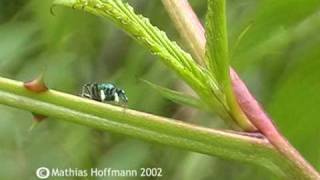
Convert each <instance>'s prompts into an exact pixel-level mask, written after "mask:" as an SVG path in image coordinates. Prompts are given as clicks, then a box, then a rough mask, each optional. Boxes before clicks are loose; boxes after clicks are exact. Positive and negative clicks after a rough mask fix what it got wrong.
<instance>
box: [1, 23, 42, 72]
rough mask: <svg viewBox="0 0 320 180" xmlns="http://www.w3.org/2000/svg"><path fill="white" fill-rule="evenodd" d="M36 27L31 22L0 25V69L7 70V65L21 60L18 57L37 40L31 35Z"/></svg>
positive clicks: (21, 59)
mask: <svg viewBox="0 0 320 180" xmlns="http://www.w3.org/2000/svg"><path fill="white" fill-rule="evenodd" d="M37 30H38V28H37V27H36V26H35V25H34V24H33V23H14V22H12V23H6V24H2V25H0V39H1V41H0V70H1V71H7V70H8V66H9V65H12V64H17V63H21V62H23V58H19V57H21V56H22V55H24V53H26V52H28V51H30V50H31V49H32V48H33V47H34V46H35V44H37V42H38V41H37V40H33V41H32V38H33V35H35V33H36V32H37Z"/></svg>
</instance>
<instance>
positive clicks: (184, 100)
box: [142, 80, 206, 109]
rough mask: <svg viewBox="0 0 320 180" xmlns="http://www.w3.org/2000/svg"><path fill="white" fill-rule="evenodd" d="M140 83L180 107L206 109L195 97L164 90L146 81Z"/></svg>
mask: <svg viewBox="0 0 320 180" xmlns="http://www.w3.org/2000/svg"><path fill="white" fill-rule="evenodd" d="M142 81H143V82H144V83H146V84H147V85H149V86H150V87H152V88H153V89H154V90H156V91H158V92H159V93H160V94H161V95H162V96H163V97H165V98H167V99H169V100H171V101H173V102H175V103H178V104H181V105H187V106H190V107H193V108H197V109H206V106H205V105H204V104H203V103H202V102H201V100H200V99H198V98H196V97H193V96H190V95H187V94H184V93H181V92H179V91H174V90H171V89H168V88H164V87H162V86H158V85H156V84H153V83H151V82H149V81H146V80H142Z"/></svg>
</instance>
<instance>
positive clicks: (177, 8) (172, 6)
mask: <svg viewBox="0 0 320 180" xmlns="http://www.w3.org/2000/svg"><path fill="white" fill-rule="evenodd" d="M162 2H163V4H164V5H165V7H166V9H167V11H168V13H169V14H170V16H171V17H172V20H173V22H174V24H175V25H176V27H177V29H178V31H179V32H180V34H181V35H182V37H185V39H184V40H185V41H187V44H188V45H189V46H190V49H191V52H192V54H193V55H194V56H195V57H199V54H200V56H201V57H204V53H205V44H206V39H205V33H204V28H203V27H202V26H193V25H194V24H200V21H199V20H198V18H197V16H196V15H195V13H194V12H193V10H192V8H190V5H186V4H188V2H187V0H162ZM187 14H190V15H187ZM184 17H189V18H188V19H186V18H184ZM177 21H179V22H177ZM181 21H183V22H181ZM181 24H183V26H182V25H181ZM189 26H193V27H196V28H197V29H194V28H188V27H189ZM194 40H196V41H197V42H194ZM194 46H196V47H194ZM195 51H198V52H195ZM197 59H198V58H197ZM202 59H203V58H202ZM198 61H201V62H202V61H203V60H201V59H198ZM230 75H231V80H232V85H233V89H234V92H235V95H236V97H237V101H238V103H239V105H240V107H241V109H242V110H243V112H244V113H245V114H246V115H247V117H248V118H249V120H250V121H251V122H252V124H254V126H256V128H257V129H258V130H259V131H260V132H261V133H262V134H263V135H264V136H265V137H266V138H267V139H268V140H269V141H270V143H271V144H272V145H273V146H274V147H275V148H277V149H278V150H279V152H281V153H282V154H283V155H284V156H285V157H286V158H287V159H289V160H290V161H291V162H292V165H293V166H295V168H296V170H297V171H299V172H300V176H299V177H296V178H298V179H299V178H301V179H320V175H319V174H318V172H317V171H316V170H315V169H314V168H313V167H312V166H311V165H310V164H309V163H308V162H307V161H305V160H304V158H303V157H302V156H301V155H300V154H299V152H297V151H296V150H295V148H294V147H292V146H291V145H290V143H289V142H288V141H287V140H286V139H285V138H284V137H283V136H282V135H281V134H280V133H279V132H278V130H277V128H276V127H275V126H274V125H273V123H272V120H271V119H270V118H269V117H268V116H267V115H266V113H265V112H264V110H263V109H262V108H261V107H260V106H259V104H258V102H257V101H256V99H255V98H254V97H253V96H252V95H251V93H250V92H249V90H248V88H247V87H246V85H245V83H244V82H243V81H242V80H241V79H240V78H239V76H238V75H237V73H236V72H235V71H234V70H233V69H232V68H231V67H230ZM287 173H288V172H287Z"/></svg>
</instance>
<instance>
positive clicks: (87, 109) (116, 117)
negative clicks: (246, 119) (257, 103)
mask: <svg viewBox="0 0 320 180" xmlns="http://www.w3.org/2000/svg"><path fill="white" fill-rule="evenodd" d="M0 103H1V104H6V105H9V106H12V107H17V108H20V109H25V110H27V111H30V112H33V113H36V114H42V115H46V116H49V117H51V118H57V119H60V120H63V121H66V122H73V123H77V124H82V125H85V126H88V127H94V128H98V129H101V130H105V131H110V132H115V133H120V134H124V135H128V136H132V137H136V138H140V139H144V140H147V141H151V142H157V143H161V144H165V145H170V146H174V147H179V148H182V149H185V150H191V151H195V152H200V153H203V154H208V155H212V156H218V157H222V158H228V159H234V160H238V161H244V162H250V163H255V164H258V165H260V166H263V167H266V168H268V169H270V170H271V171H273V172H276V173H277V174H279V175H280V176H287V177H288V176H296V175H297V172H296V171H294V170H292V173H291V174H289V175H287V174H284V173H283V172H285V171H286V170H290V169H291V164H290V161H287V160H286V159H284V158H283V156H282V155H281V154H279V153H278V152H277V151H276V150H275V149H274V148H273V147H272V146H270V144H269V143H268V142H267V141H266V140H265V139H258V138H252V137H249V136H242V135H237V134H234V133H228V132H224V131H218V130H213V129H209V128H203V127H199V126H195V125H190V124H186V123H183V122H181V121H177V120H174V119H168V118H164V117H159V116H155V115H152V114H147V113H143V112H138V111H134V110H130V109H124V108H121V107H117V106H112V105H109V104H104V103H100V102H97V101H93V100H89V99H85V98H81V97H78V96H73V95H69V94H64V93H61V92H57V91H54V90H48V91H46V92H43V93H34V92H31V91H30V90H27V89H26V88H25V87H24V86H23V83H22V82H17V81H13V80H9V79H5V78H1V77H0ZM280 162H281V163H280Z"/></svg>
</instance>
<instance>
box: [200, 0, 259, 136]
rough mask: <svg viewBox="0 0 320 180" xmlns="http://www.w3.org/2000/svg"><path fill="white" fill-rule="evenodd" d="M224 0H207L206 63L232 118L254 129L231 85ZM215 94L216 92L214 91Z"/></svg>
mask: <svg viewBox="0 0 320 180" xmlns="http://www.w3.org/2000/svg"><path fill="white" fill-rule="evenodd" d="M225 11H226V2H225V0H209V1H208V12H207V17H206V38H207V41H206V49H205V52H206V63H207V67H208V69H209V72H210V73H212V75H213V77H214V78H216V79H217V81H218V85H219V88H220V89H221V90H222V92H223V96H224V97H225V100H226V102H227V109H228V111H229V113H230V114H231V116H232V119H233V120H234V121H236V122H237V124H238V125H239V126H240V127H241V128H242V129H244V130H246V131H255V130H256V128H255V127H254V126H253V125H252V124H251V123H250V121H249V120H248V118H247V116H246V115H245V114H244V112H243V111H242V110H241V108H240V106H239V104H238V102H237V100H236V97H235V95H234V92H233V88H232V86H231V79H230V75H229V68H230V65H229V50H228V48H229V47H228V33H227V22H226V21H227V20H226V12H225ZM216 94H217V93H216Z"/></svg>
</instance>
